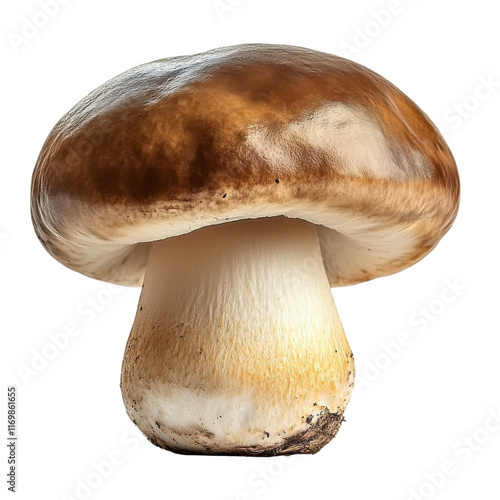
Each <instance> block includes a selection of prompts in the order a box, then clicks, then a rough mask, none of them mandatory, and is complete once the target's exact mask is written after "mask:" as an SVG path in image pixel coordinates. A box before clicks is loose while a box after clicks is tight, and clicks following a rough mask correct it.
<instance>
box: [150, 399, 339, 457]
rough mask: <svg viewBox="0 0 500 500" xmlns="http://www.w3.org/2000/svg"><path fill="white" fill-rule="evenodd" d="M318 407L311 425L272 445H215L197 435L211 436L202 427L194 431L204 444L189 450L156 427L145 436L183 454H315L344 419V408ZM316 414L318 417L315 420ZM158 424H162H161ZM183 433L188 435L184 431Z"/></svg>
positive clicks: (309, 423) (267, 455)
mask: <svg viewBox="0 0 500 500" xmlns="http://www.w3.org/2000/svg"><path fill="white" fill-rule="evenodd" d="M319 408H320V411H319V412H318V413H317V414H316V415H314V414H311V415H309V416H308V417H307V419H306V423H307V424H308V425H309V427H308V428H307V429H306V430H305V431H302V432H299V433H296V434H294V435H293V436H290V437H287V438H284V439H283V441H282V442H281V443H279V444H276V445H273V446H241V447H240V446H237V447H234V448H232V449H220V448H218V447H217V445H216V444H215V443H214V445H215V446H214V448H215V449H214V448H211V447H210V446H207V445H206V444H205V443H204V442H202V441H201V440H199V439H197V438H198V437H201V438H204V439H206V438H207V437H208V436H207V432H206V431H204V430H201V429H200V432H196V433H193V436H192V438H193V441H194V442H195V443H196V444H197V445H198V446H203V449H202V450H201V449H200V450H189V449H185V448H175V447H172V446H169V445H167V444H166V443H165V442H164V441H163V440H162V439H161V438H159V436H157V435H156V433H155V430H154V429H152V430H151V433H147V434H145V436H146V437H147V439H148V440H149V441H150V442H151V443H152V444H154V445H155V446H158V447H159V448H162V449H164V450H168V451H171V452H173V453H178V454H180V455H210V454H213V455H223V456H229V455H232V456H255V457H256V456H260V457H274V456H277V455H294V454H315V453H317V452H318V451H319V450H321V448H323V446H325V445H326V444H327V443H329V442H330V441H331V440H332V439H333V438H334V437H335V436H336V435H337V432H338V430H339V429H340V425H341V424H342V422H344V421H345V419H344V416H343V412H338V413H332V412H330V410H329V409H328V407H326V406H322V407H319ZM314 417H317V418H316V419H315V421H314V422H313V419H314ZM158 428H160V426H159V425H158ZM263 434H265V435H267V436H268V433H267V432H265V431H263ZM184 437H186V435H185V434H184Z"/></svg>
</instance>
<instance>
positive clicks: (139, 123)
mask: <svg viewBox="0 0 500 500" xmlns="http://www.w3.org/2000/svg"><path fill="white" fill-rule="evenodd" d="M31 196H32V198H31V199H32V218H33V223H34V226H35V230H36V232H37V234H38V236H39V238H40V240H41V241H42V244H43V245H44V246H45V248H46V249H47V250H48V251H49V252H50V253H51V254H52V255H53V256H54V257H55V258H56V259H58V260H59V261H60V262H61V263H63V264H64V265H66V266H67V267H69V268H71V269H74V270H76V271H78V272H81V273H83V274H85V275H88V276H91V277H94V278H98V279H102V280H106V281H111V282H115V283H120V284H124V285H141V284H142V281H143V276H144V272H145V266H146V261H147V256H148V250H149V242H151V241H155V240H160V239H164V238H168V237H171V236H177V235H181V234H185V233H188V232H190V231H193V230H195V229H198V228H200V227H204V226H208V225H212V224H220V223H224V222H229V221H234V220H241V219H249V218H258V217H273V216H286V217H291V218H301V219H304V220H307V221H309V222H311V223H314V224H316V225H318V234H319V237H320V242H321V251H322V258H323V260H324V264H325V269H326V271H327V275H328V278H329V281H330V284H331V286H340V285H348V284H353V283H357V282H360V281H365V280H368V279H372V278H375V277H377V276H384V275H388V274H392V273H394V272H397V271H399V270H401V269H403V268H405V267H407V266H409V265H411V264H413V263H414V262H416V261H417V260H419V259H420V258H422V257H423V256H424V255H426V254H427V253H428V252H429V251H430V250H431V249H432V248H433V247H434V246H435V245H436V244H437V242H438V241H439V239H440V238H441V237H442V235H443V234H444V233H445V232H446V231H447V230H448V229H449V227H450V226H451V224H452V222H453V220H454V218H455V216H456V212H457V209H458V199H459V181H458V174H457V170H456V166H455V162H454V160H453V157H452V155H451V153H450V151H449V149H448V147H447V146H446V143H445V142H444V140H443V138H442V137H441V135H440V134H439V132H438V131H437V129H436V128H435V126H434V125H433V124H432V123H431V122H430V120H429V119H428V118H427V117H426V115H425V114H424V113H423V112H422V111H421V110H420V109H419V108H418V107H417V106H416V105H415V104H414V103H413V102H412V101H411V100H410V99H409V98H408V97H406V96H405V95H404V94H403V93H402V92H400V91H399V90H398V89H397V88H396V87H394V86H393V85H392V84H391V83H389V82H388V81H387V80H385V79H384V78H382V77H381V76H379V75H377V74H376V73H374V72H372V71H370V70H368V69H367V68H365V67H363V66H360V65H358V64H356V63H354V62H351V61H348V60H346V59H343V58H340V57H336V56H333V55H329V54H325V53H321V52H316V51H313V50H308V49H304V48H299V47H289V46H281V45H264V44H250V45H240V46H234V47H226V48H221V49H217V50H213V51H210V52H207V53H204V54H198V55H193V56H186V57H174V58H169V59H164V60H160V61H155V62H152V63H149V64H144V65H141V66H138V67H136V68H133V69H131V70H129V71H126V72H125V73H123V74H121V75H119V76H117V77H116V78H113V79H112V80H110V81H108V82H107V83H105V84H104V85H102V86H101V87H99V88H98V89H96V90H95V91H93V92H92V93H91V94H89V95H88V96H87V97H86V98H84V99H83V100H82V101H81V102H80V103H78V104H77V105H76V106H75V107H74V108H73V109H72V110H71V111H69V112H68V113H67V114H66V115H65V116H64V117H63V118H62V119H61V120H60V121H59V122H58V123H57V124H56V126H55V127H54V129H53V130H52V132H51V133H50V135H49V137H48V138H47V140H46V142H45V144H44V146H43V149H42V151H41V153H40V156H39V158H38V161H37V164H36V167H35V171H34V174H33V181H32V193H31Z"/></svg>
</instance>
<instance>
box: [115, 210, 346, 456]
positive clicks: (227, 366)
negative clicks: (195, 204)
mask: <svg viewBox="0 0 500 500" xmlns="http://www.w3.org/2000/svg"><path fill="white" fill-rule="evenodd" d="M353 380H354V362H353V359H352V354H351V350H350V348H349V345H348V343H347V340H346V338H345V335H344V331H343V329H342V325H341V323H340V320H339V317H338V314H337V310H336V308H335V304H334V302H333V298H332V295H331V291H330V286H329V284H328V281H327V277H326V274H325V270H324V268H323V264H322V259H321V252H320V248H319V241H318V236H317V231H316V227H315V226H314V225H312V224H309V223H307V222H305V221H301V220H295V219H286V218H284V217H275V218H267V219H257V220H244V221H238V222H231V223H226V224H222V225H217V226H212V227H207V228H204V229H200V230H198V231H195V232H192V233H190V234H187V235H184V236H179V237H175V238H169V239H167V240H163V241H159V242H156V243H154V244H152V245H151V250H150V255H149V261H148V266H147V271H146V277H145V281H144V288H143V291H142V295H141V298H140V302H139V307H138V311H137V316H136V319H135V322H134V325H133V327H132V331H131V334H130V337H129V340H128V344H127V348H126V351H125V357H124V362H123V369H122V392H123V398H124V402H125V405H126V407H127V412H128V414H129V416H130V418H131V419H132V420H133V421H134V422H135V423H136V424H137V425H138V427H139V428H140V429H141V430H142V432H143V433H144V434H145V435H146V436H147V437H148V438H149V439H150V440H151V441H152V442H153V443H154V444H157V445H158V446H161V447H163V448H167V449H170V450H172V451H177V452H181V453H223V454H242V455H257V454H262V455H275V454H283V453H287V454H289V453H315V452H316V451H318V450H319V449H320V448H321V447H322V446H324V445H325V444H326V443H327V442H328V441H329V440H330V439H331V438H332V437H333V436H334V435H335V434H336V432H337V430H338V427H339V426H340V423H341V421H342V414H343V411H344V408H345V406H346V404H347V402H348V400H349V396H350V393H351V390H352V386H353Z"/></svg>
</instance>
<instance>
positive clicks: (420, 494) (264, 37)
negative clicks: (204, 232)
mask: <svg viewBox="0 0 500 500" xmlns="http://www.w3.org/2000/svg"><path fill="white" fill-rule="evenodd" d="M64 3H65V5H63V4H62V2H61V3H60V4H57V5H59V7H58V11H57V12H53V13H52V15H51V17H47V18H46V19H45V20H44V16H43V14H40V12H43V10H42V8H41V5H40V3H39V2H37V1H33V0H30V1H26V0H23V1H19V0H18V1H15V2H14V1H12V0H10V1H5V2H3V3H2V15H1V36H2V43H1V47H0V50H1V52H2V61H3V63H2V68H3V75H2V79H1V83H0V84H1V86H2V89H1V90H2V91H1V93H0V95H1V99H2V108H1V109H2V120H1V127H2V131H1V137H2V139H3V140H2V148H1V150H0V154H1V174H0V175H1V182H0V202H1V210H0V262H1V268H0V272H1V293H2V296H1V300H0V304H1V316H0V318H1V325H2V328H1V330H2V331H1V339H2V340H1V341H2V370H3V373H2V389H1V390H2V394H4V395H2V397H1V399H2V401H4V402H2V404H1V408H3V409H4V410H3V411H4V412H5V417H4V416H2V418H1V422H2V424H1V425H2V426H5V427H4V429H6V426H7V424H6V399H7V396H6V388H7V386H8V385H13V384H14V385H17V387H18V393H19V405H18V409H19V420H18V434H19V442H18V458H19V475H18V493H17V495H18V496H17V498H22V499H34V498H36V499H39V500H44V499H66V500H67V499H69V498H84V497H85V496H86V497H87V498H92V499H94V498H96V499H97V498H99V499H104V498H129V497H130V498H155V499H156V498H158V499H168V498H173V497H177V496H182V498H188V499H195V498H206V499H217V500H244V499H248V498H251V499H262V500H264V499H266V498H269V499H270V498H273V499H274V498H312V497H322V498H342V499H344V500H349V499H364V498H369V499H373V500H375V499H381V500H382V499H383V500H392V499H401V500H405V499H409V498H412V499H419V498H439V499H453V500H457V499H458V500H460V499H470V498H483V499H485V500H488V499H499V498H500V478H499V471H500V467H499V466H500V422H499V423H496V424H495V423H494V420H493V418H494V417H493V416H494V415H497V418H499V419H500V417H498V415H499V412H500V390H499V386H500V363H499V354H500V331H499V325H498V311H499V300H498V299H499V293H498V283H499V281H500V273H499V271H498V244H497V242H498V236H497V233H498V215H499V210H498V203H499V196H498V189H499V188H498V186H499V181H500V175H499V170H500V169H499V155H498V145H499V142H500V135H499V133H500V130H499V128H500V127H499V121H498V116H499V115H500V67H499V53H498V49H499V47H500V35H499V33H500V30H499V29H498V18H499V16H498V12H497V13H495V12H494V11H493V10H492V6H493V5H494V2H492V1H491V0H476V1H474V2H456V1H452V0H441V1H435V2H432V1H430V0H420V1H416V0H414V1H410V0H399V1H397V0H392V1H390V0H383V1H368V0H363V1H357V2H346V1H342V2H340V1H326V0H322V1H319V0H316V1H315V0H309V1H295V0H294V1H291V0H286V1H285V0H279V1H276V0H275V1H269V0H268V1H264V0H242V1H236V0H222V1H220V2H219V3H218V5H219V9H217V8H216V7H215V6H214V3H213V2H212V0H203V1H202V0H199V1H184V0H183V1H180V0H175V1H170V2H166V1H163V2H162V1H152V0H142V1H141V2H138V1H137V2H131V1H124V0H108V1H97V0H86V1H85V2H84V1H83V0H65V2H64ZM231 4H232V5H231ZM32 21H33V22H35V21H36V22H37V23H38V24H39V25H40V26H39V27H38V28H36V26H35V30H33V29H32V30H31V32H29V28H26V27H25V25H26V23H29V22H32ZM23 30H24V33H25V34H29V35H30V38H28V37H24V40H23V39H22V38H21V37H23ZM26 30H28V31H26ZM245 42H269V43H281V44H291V45H299V46H305V47H308V48H312V49H317V50H322V51H325V52H330V53H336V54H338V55H344V56H347V57H349V58H351V59H353V60H355V61H357V62H360V63H362V64H364V65H366V66H368V67H369V68H371V69H373V70H375V71H376V72H378V73H380V74H382V75H383V76H385V77H386V78H387V79H389V80H390V81H392V82H393V83H394V84H395V85H396V86H398V87H399V88H400V89H401V90H403V91H404V92H405V93H406V94H407V95H409V96H410V97H411V98H412V99H413V100H414V101H415V102H416V103H417V104H418V105H419V106H420V107H421V108H422V109H423V110H424V111H425V112H426V113H427V114H428V115H429V116H430V117H431V119H432V120H433V121H434V122H435V123H436V124H437V125H438V126H439V128H440V130H441V131H442V133H443V135H444V137H445V139H446V140H447V142H448V144H449V146H450V148H451V150H452V151H453V153H454V156H455V158H456V161H457V164H458V167H459V172H460V176H461V184H462V199H461V207H460V213H459V216H458V218H457V220H456V222H455V225H454V226H453V228H452V229H451V231H450V232H449V233H448V234H447V235H446V236H445V237H444V239H443V240H442V242H441V243H440V244H439V245H438V247H437V248H436V249H435V250H434V251H433V252H432V253H431V254H430V255H429V256H428V257H426V258H425V259H424V260H423V261H421V262H420V263H418V264H417V265H415V266H413V267H412V268H410V269H408V270H406V271H404V272H402V273H399V274H398V275H395V276H392V277H387V278H382V279H377V280H374V281H372V282H368V283H365V284H361V285H357V286H354V287H349V288H343V289H334V290H333V294H334V297H335V300H336V303H337V307H338V310H339V313H340V316H341V319H342V321H343V324H344V327H345V331H346V333H347V336H348V339H349V342H350V344H351V347H352V350H353V352H354V355H355V359H356V365H357V384H358V387H357V390H356V392H355V393H354V395H353V397H352V400H351V402H350V404H349V406H348V408H347V411H346V415H345V417H346V420H347V421H346V422H345V423H344V424H343V426H342V428H341V430H340V432H339V434H338V436H337V437H336V438H335V439H334V440H333V441H332V442H331V443H330V444H329V445H327V446H326V447H325V448H324V449H323V450H322V451H320V452H319V453H318V454H317V455H315V456H295V457H291V458H288V459H286V458H246V457H237V458H231V457H200V456H195V457H186V456H180V455H175V454H172V453H169V452H166V451H163V450H161V449H159V448H156V447H154V446H153V445H151V444H149V443H148V442H147V441H146V440H145V439H144V438H143V437H142V435H140V434H135V430H134V426H133V424H132V423H131V422H130V421H129V419H128V417H127V415H126V413H125V410H124V407H123V404H122V401H121V394H120V389H119V377H120V368H121V366H120V365H121V360H122V354H123V350H124V346H125V342H126V339H127V336H128V333H129V329H130V326H131V324H132V322H133V319H134V314H135V308H136V304H137V300H138V297H139V289H125V288H124V289H118V288H115V289H113V290H112V291H111V289H110V288H108V285H107V284H105V283H101V282H98V281H94V280H92V279H89V278H86V277H84V276H82V275H79V274H77V273H74V272H72V271H69V270H68V269H66V268H65V267H63V266H62V265H61V264H59V263H58V262H56V261H55V260H54V259H52V258H51V257H50V256H49V255H48V254H47V253H46V252H45V251H44V250H43V248H42V246H41V245H40V244H39V242H38V240H37V238H36V237H35V233H34V231H33V228H32V226H31V221H30V214H29V194H30V178H31V173H32V169H33V167H34V164H35V161H36V158H37V155H38V152H39V151H40V148H41V146H42V144H43V141H44V140H45V137H46V136H47V135H48V133H49V131H50V130H51V128H52V127H53V125H54V124H55V123H56V121H57V120H58V119H59V118H60V117H61V116H62V115H63V114H64V113H65V112H66V111H67V110H69V109H70V108H71V107H72V106H73V105H74V104H75V103H76V102H78V101H79V100H80V99H81V98H82V97H84V96H85V95H86V94H87V93H88V92H90V91H91V90H93V89H94V88H95V87H97V86H99V85H100V84H102V83H103V82H104V81H106V80H107V79H109V78H111V77H113V76H115V75H116V74H118V73H121V72H122V71H124V70H126V69H128V68H130V67H133V66H135V65H138V64H141V63H144V62H147V61H151V60H155V59H159V58H163V57H168V56H176V55H184V54H190V53H196V52H201V51H205V50H208V49H211V48H215V47H219V46H225V45H232V44H238V43H245ZM485 82H486V83H485ZM488 82H489V83H488ZM446 289H447V290H446ZM443 294H444V295H443ZM442 297H445V298H446V302H444V301H443V299H442ZM94 299H95V300H96V301H97V302H96V303H97V306H98V308H99V309H100V310H99V311H94V314H92V313H90V312H89V310H90V309H91V308H90V306H89V304H90V301H92V300H94ZM104 302H106V304H104ZM426 311H427V312H426ZM425 315H427V318H426V317H425ZM72 325H73V327H76V328H78V330H77V331H78V335H76V336H73V337H71V339H70V341H69V342H68V344H67V345H66V346H65V347H64V348H61V349H60V350H59V351H56V352H55V353H54V350H53V348H52V349H51V348H50V347H48V346H49V345H50V344H53V341H52V340H51V335H52V338H54V335H56V334H57V333H60V332H62V331H64V329H65V328H68V329H71V328H72ZM404 332H406V333H407V334H408V335H407V337H409V338H410V339H411V340H410V343H409V344H408V345H405V346H404V347H401V348H397V346H395V345H394V344H393V343H394V342H395V341H397V339H398V338H399V337H400V336H401V335H402V334H404ZM391 346H392V347H391ZM391 349H392V351H391V353H392V358H390V357H389V355H388V354H387V351H389V350H391ZM44 352H45V353H46V354H47V353H48V355H50V356H51V357H52V359H50V360H47V356H44V358H43V359H44V360H45V361H43V360H40V356H41V355H42V354H43V353H44ZM41 353H42V354H41ZM37 360H38V361H37ZM32 363H35V366H36V367H37V368H36V370H35V371H34V372H33V373H31V375H30V376H26V375H25V376H24V377H23V376H22V375H21V373H20V369H21V370H22V368H23V367H30V368H32ZM1 434H2V435H4V434H6V430H5V431H2V433H1ZM2 448H3V449H4V451H3V452H2V453H1V454H0V455H1V456H0V460H2V463H3V464H5V466H4V467H2V469H1V470H2V471H5V472H6V468H7V466H6V462H7V457H6V455H7V448H6V447H4V446H2ZM4 455H5V457H4ZM110 459H113V461H114V465H113V466H112V467H113V470H109V467H108V468H107V469H106V470H103V469H102V462H104V461H108V462H109V461H110ZM98 464H101V472H100V473H98V472H96V467H97V468H99V465H98ZM443 467H444V469H445V472H446V474H445V473H439V472H437V471H440V470H443ZM104 476H106V477H104ZM2 477H3V478H5V475H4V473H2ZM84 483H90V485H91V487H90V489H89V490H88V491H86V489H85V488H84V487H82V486H81V485H82V484H84ZM78 485H80V487H78ZM1 490H2V498H3V492H4V491H6V490H7V484H6V482H4V479H2V485H1Z"/></svg>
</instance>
